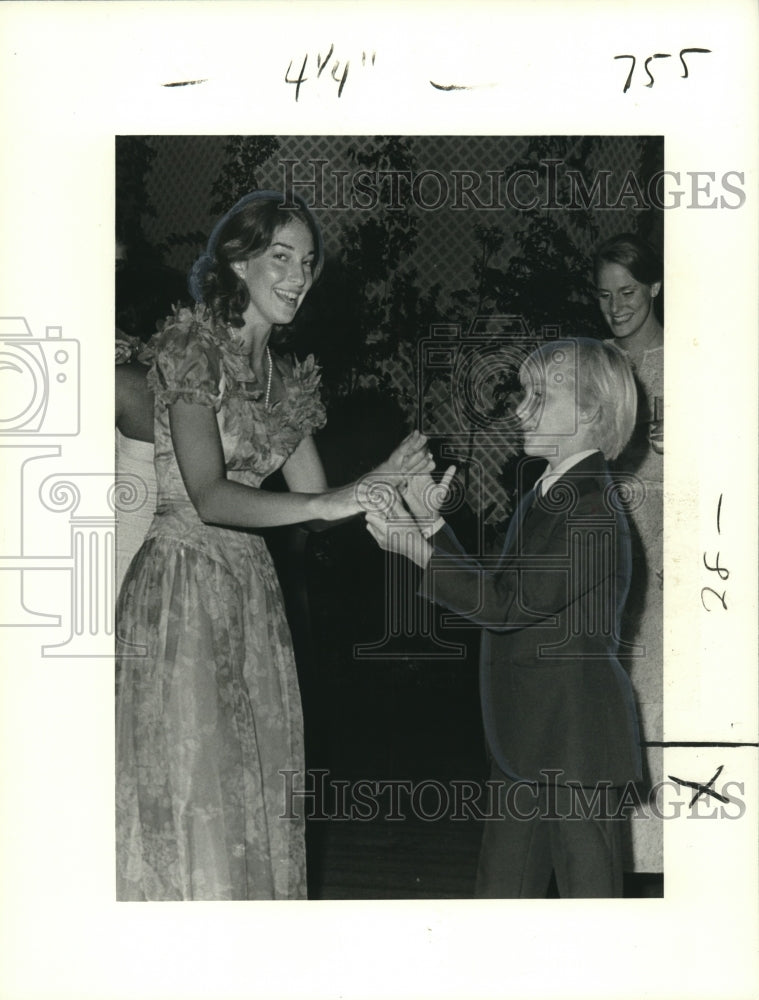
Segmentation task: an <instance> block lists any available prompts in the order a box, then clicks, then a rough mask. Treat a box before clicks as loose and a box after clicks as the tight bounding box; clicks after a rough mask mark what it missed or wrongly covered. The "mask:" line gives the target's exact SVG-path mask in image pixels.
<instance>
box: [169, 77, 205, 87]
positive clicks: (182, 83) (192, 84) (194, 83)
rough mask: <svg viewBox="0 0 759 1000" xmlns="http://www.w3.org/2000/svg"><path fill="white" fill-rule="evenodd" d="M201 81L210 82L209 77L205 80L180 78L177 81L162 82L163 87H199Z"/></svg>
mask: <svg viewBox="0 0 759 1000" xmlns="http://www.w3.org/2000/svg"><path fill="white" fill-rule="evenodd" d="M199 83H208V79H205V80H180V81H179V82H177V83H162V84H161V86H162V87H197V85H198V84H199Z"/></svg>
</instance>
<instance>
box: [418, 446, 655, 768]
mask: <svg viewBox="0 0 759 1000" xmlns="http://www.w3.org/2000/svg"><path fill="white" fill-rule="evenodd" d="M615 497H616V493H615V490H614V486H613V484H612V481H611V479H610V476H609V472H608V469H607V466H606V463H605V462H604V459H603V457H602V455H601V453H600V452H594V453H593V454H592V455H590V456H588V457H587V458H585V459H583V460H582V461H581V462H579V463H578V464H577V465H576V466H573V467H572V468H571V469H569V470H568V471H567V472H566V473H564V474H563V475H562V476H561V478H560V479H559V480H557V481H556V482H555V483H554V484H553V485H552V486H550V487H549V488H548V492H547V494H546V496H545V497H544V498H542V499H538V498H536V497H535V495H534V493H533V492H532V491H531V492H530V493H529V494H527V496H526V497H525V498H524V499H523V501H522V504H520V507H519V509H518V510H517V512H516V513H515V515H514V517H513V518H512V521H511V523H510V525H509V531H508V534H507V537H506V544H505V546H504V551H503V554H502V556H501V558H500V560H495V563H496V564H495V565H491V566H490V568H488V567H487V565H486V564H485V562H486V561H484V560H479V561H477V560H474V559H473V558H472V557H469V556H467V555H466V554H465V553H464V551H463V550H462V548H461V545H460V544H459V542H458V540H457V539H456V536H455V535H454V534H453V532H452V531H451V530H450V528H449V527H448V526H446V527H445V528H443V529H442V530H441V531H439V532H438V533H437V534H436V535H435V536H434V539H433V542H434V554H433V557H432V559H431V561H430V563H429V565H428V567H427V570H426V572H425V574H424V576H423V580H422V593H424V594H425V595H426V596H427V597H429V598H430V599H432V600H434V601H436V602H437V603H439V604H441V605H443V606H445V607H447V608H450V609H451V610H452V611H455V612H456V613H457V614H459V615H462V616H464V617H466V618H469V619H470V620H472V621H475V622H477V623H478V624H481V625H482V626H483V632H482V646H481V654H480V695H481V700H482V713H483V720H484V724H485V732H486V735H487V739H488V744H489V747H490V750H491V753H492V755H493V758H494V760H495V762H496V764H497V765H498V766H499V767H500V768H501V770H502V771H505V772H506V773H507V774H509V775H511V776H512V777H514V778H518V779H527V780H530V781H545V780H547V779H546V776H545V774H542V773H541V772H544V771H546V770H553V771H559V772H560V774H559V775H558V776H557V777H556V778H555V780H556V781H557V782H558V783H559V784H563V783H565V782H568V781H571V782H579V783H580V784H582V785H586V786H587V785H595V784H596V783H597V782H609V783H611V784H612V785H614V786H620V785H623V784H625V783H626V782H627V781H636V780H639V779H640V777H641V773H640V767H641V758H640V745H639V735H638V723H637V716H636V712H635V706H634V699H633V692H632V686H631V684H630V680H629V677H628V675H627V673H626V672H625V671H624V670H623V668H622V667H621V665H620V663H619V661H618V659H617V651H618V645H619V639H618V636H619V622H620V614H621V610H622V607H623V605H624V601H625V598H626V596H627V591H628V587H629V582H630V568H631V567H630V537H629V529H628V526H627V521H626V518H625V516H624V514H623V513H622V511H621V510H620V509H619V504H618V501H617V502H616V503H615Z"/></svg>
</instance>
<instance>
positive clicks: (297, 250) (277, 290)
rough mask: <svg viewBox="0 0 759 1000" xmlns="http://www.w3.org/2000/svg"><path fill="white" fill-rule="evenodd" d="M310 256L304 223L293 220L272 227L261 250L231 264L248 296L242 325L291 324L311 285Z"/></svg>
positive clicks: (310, 241)
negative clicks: (272, 233) (272, 230)
mask: <svg viewBox="0 0 759 1000" xmlns="http://www.w3.org/2000/svg"><path fill="white" fill-rule="evenodd" d="M314 257H315V253H314V241H313V237H312V236H311V233H310V232H309V229H308V226H306V225H305V224H304V223H303V222H301V221H300V220H298V219H293V220H291V221H290V222H288V223H286V224H285V225H284V226H281V227H280V228H279V229H277V230H276V232H275V233H274V236H273V237H272V241H271V243H270V244H269V246H268V247H267V248H266V249H265V250H264V252H263V253H261V254H257V255H256V256H254V257H249V258H248V259H247V260H246V261H238V262H237V263H236V264H233V265H232V266H233V268H234V270H235V273H236V274H237V275H238V277H240V278H241V279H242V280H243V281H244V282H245V286H246V288H247V289H248V294H249V295H250V304H249V306H248V307H247V309H246V310H245V313H244V319H245V322H246V325H251V326H253V327H257V328H264V329H270V328H271V327H272V326H275V325H278V326H282V325H286V324H288V323H292V321H293V319H294V318H295V314H296V313H297V311H298V309H299V308H300V306H301V303H302V302H303V299H304V298H305V297H306V293H307V292H308V290H309V289H310V288H311V285H312V284H313V280H314V277H313V268H314Z"/></svg>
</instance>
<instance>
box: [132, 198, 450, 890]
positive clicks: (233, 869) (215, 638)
mask: <svg viewBox="0 0 759 1000" xmlns="http://www.w3.org/2000/svg"><path fill="white" fill-rule="evenodd" d="M283 201H284V197H283V196H282V195H280V194H278V193H275V192H253V193H252V194H250V195H246V196H245V198H243V199H241V201H240V202H238V203H237V205H235V206H234V208H233V209H232V210H231V211H230V212H229V213H227V215H226V216H225V217H224V218H223V219H222V220H221V221H220V222H219V223H218V224H217V225H216V227H215V229H214V231H213V233H212V234H211V238H210V240H209V244H208V248H207V251H206V253H204V254H203V255H202V256H201V257H200V258H199V260H198V261H197V262H196V264H195V266H194V268H193V271H192V272H191V276H190V288H191V291H192V292H193V295H194V297H195V299H196V301H198V302H199V304H198V305H197V306H196V308H195V309H194V310H189V309H181V310H179V311H178V312H177V313H176V314H175V315H174V316H173V317H170V318H169V319H168V320H167V321H166V323H165V325H164V327H163V329H162V331H161V332H160V333H159V334H157V335H156V336H155V337H154V338H153V341H152V342H151V350H152V367H151V371H150V374H149V382H150V384H151V386H152V389H153V391H154V393H155V399H156V409H155V466H156V476H157V482H158V499H157V509H156V515H155V518H154V520H153V523H152V525H151V527H150V529H149V531H148V534H147V536H146V539H145V542H144V544H143V545H142V547H141V549H140V550H139V552H138V553H137V555H136V556H135V558H134V559H133V561H132V563H131V565H130V567H129V570H128V572H127V574H126V577H125V580H124V583H123V586H122V589H121V593H120V597H119V601H118V605H117V621H118V649H117V652H118V659H117V693H116V767H117V790H116V799H117V896H118V898H119V899H123V900H189V899H203V900H212V899H213V900H216V899H218V900H230V899H302V898H305V885H306V877H305V851H304V821H303V818H302V817H300V816H299V817H298V818H289V817H291V816H292V814H293V813H298V812H299V810H298V809H297V808H296V809H292V808H290V807H289V805H288V803H287V802H286V799H285V779H284V777H283V772H287V771H289V772H295V775H296V777H295V781H296V782H298V781H300V782H301V783H302V782H304V781H305V773H304V760H303V733H302V718H301V708H300V697H299V691H298V683H297V677H296V671H295V662H294V658H293V651H292V644H291V639H290V633H289V631H288V626H287V622H286V619H285V614H284V609H283V604H282V599H281V594H280V588H279V584H278V581H277V578H276V575H275V571H274V567H273V564H272V561H271V558H270V555H269V552H268V549H267V547H266V543H265V542H264V540H263V538H262V537H260V535H258V534H256V533H255V529H257V528H264V527H271V526H275V525H283V524H294V523H299V522H305V521H311V520H320V521H331V520H337V519H340V518H343V517H346V516H350V515H352V514H355V513H358V512H359V510H360V507H361V505H360V503H359V500H358V497H357V491H356V489H355V488H354V487H352V486H349V487H344V488H342V489H340V490H335V491H328V489H327V484H326V481H325V477H324V472H323V469H322V466H321V462H320V460H319V457H318V454H317V451H316V448H315V446H314V443H313V441H312V438H311V432H312V431H313V430H314V429H315V428H318V427H321V426H322V425H323V424H324V422H325V413H324V409H323V406H322V403H321V401H320V397H319V372H318V368H317V367H316V365H315V364H314V361H313V358H309V359H308V360H307V361H306V362H304V363H303V364H297V363H295V364H291V363H290V362H288V361H286V360H285V359H284V358H282V357H279V356H277V355H276V354H275V353H274V352H273V351H272V350H271V348H270V346H269V338H270V335H271V333H272V330H275V329H276V328H277V327H279V326H283V325H286V324H288V323H290V322H291V321H292V320H293V318H294V317H295V314H296V312H297V311H298V308H299V307H300V305H301V303H302V301H303V299H304V297H305V295H306V294H307V292H308V290H309V289H310V287H311V285H312V283H313V281H314V279H315V277H317V276H318V273H319V271H320V269H321V266H322V257H323V251H322V242H321V238H320V234H319V230H318V227H317V225H316V222H315V221H314V219H313V218H312V216H311V214H310V212H309V211H308V209H307V208H306V207H305V205H304V204H303V203H302V202H300V201H299V200H297V199H296V201H295V202H293V201H292V200H291V201H290V203H289V204H291V205H292V204H296V205H297V207H295V208H280V207H279V206H280V204H282V203H283ZM431 466H432V462H431V460H430V459H429V454H428V452H426V449H425V440H424V438H423V437H422V436H421V435H418V434H416V433H413V434H412V435H410V436H409V437H408V438H407V439H406V440H405V441H404V442H402V444H401V445H400V446H399V447H398V448H397V449H396V451H395V452H393V454H392V455H391V456H390V458H389V459H388V461H387V462H386V463H385V464H384V465H383V466H382V467H381V468H380V469H379V470H377V472H380V473H382V472H391V473H401V472H403V471H419V470H420V469H429V468H431ZM279 468H281V470H282V473H283V475H284V478H285V481H286V483H287V485H288V487H289V490H290V491H291V492H289V493H285V494H280V493H270V492H267V491H264V490H261V489H260V488H259V487H260V485H261V482H262V481H263V480H264V479H265V478H266V477H267V476H268V475H269V474H270V473H272V472H273V471H274V470H275V469H279ZM296 787H297V785H296Z"/></svg>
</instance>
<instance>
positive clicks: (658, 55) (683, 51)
mask: <svg viewBox="0 0 759 1000" xmlns="http://www.w3.org/2000/svg"><path fill="white" fill-rule="evenodd" d="M692 52H711V49H698V48H690V49H680V62H681V63H682V67H683V71H682V73H681V74H680V77H681V78H682V79H687V78H688V75H689V74H688V64H687V63H686V61H685V57H686V55H689V54H690V53H692ZM614 58H615V59H631V60H632V63H631V65H630V72H629V73H628V74H627V79H626V80H625V85H624V87H623V88H622V93H623V94H626V93H627V91H628V90H629V89H630V84H631V83H632V78H633V73H634V72H635V64H636V57H635V56H633V55H621V56H614ZM671 58H672V54H671V53H670V52H655V53H654V54H653V55H651V56H649V57H648V59H646V61H645V63H644V64H643V69H644V70H645V71H646V76H647V77H648V81H649V82H648V83H645V84H643V86H644V87H653V85H654V76H653V73H652V72H651V70H650V69H649V66H650V65H651V63H652V62H653V61H654V59H671Z"/></svg>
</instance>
